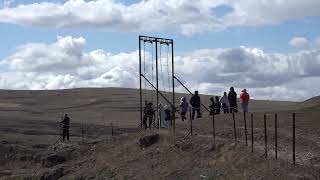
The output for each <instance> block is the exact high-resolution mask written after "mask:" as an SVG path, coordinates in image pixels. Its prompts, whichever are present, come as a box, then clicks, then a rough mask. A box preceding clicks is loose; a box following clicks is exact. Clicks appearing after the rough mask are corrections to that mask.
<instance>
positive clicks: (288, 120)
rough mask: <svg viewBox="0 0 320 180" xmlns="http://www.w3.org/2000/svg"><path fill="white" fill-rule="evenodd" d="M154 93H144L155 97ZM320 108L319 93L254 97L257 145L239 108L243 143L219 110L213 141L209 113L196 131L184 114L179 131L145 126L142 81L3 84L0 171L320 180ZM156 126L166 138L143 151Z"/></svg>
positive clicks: (8, 174) (14, 174) (2, 175)
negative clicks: (30, 86) (41, 86)
mask: <svg viewBox="0 0 320 180" xmlns="http://www.w3.org/2000/svg"><path fill="white" fill-rule="evenodd" d="M148 93H149V94H148ZM150 94H151V92H150V91H149V92H144V95H146V96H147V97H149V99H152V98H151V95H150ZM167 96H168V97H169V98H170V97H171V96H170V95H169V94H167ZM181 96H186V97H187V98H188V99H189V98H190V96H189V95H185V94H176V99H177V102H178V99H179V98H180V97H181ZM161 102H162V103H164V102H163V101H162V100H161ZM202 102H203V103H204V104H208V103H209V96H205V95H203V96H202ZM319 107H320V102H319V101H318V100H317V98H315V99H312V100H309V101H305V102H301V103H297V102H273V101H259V100H253V101H251V102H250V112H252V113H253V115H254V116H253V117H254V119H253V122H254V124H253V125H254V126H253V127H254V129H253V132H254V133H253V136H254V152H253V153H252V152H251V121H250V115H248V114H247V122H246V123H247V124H246V126H247V128H248V130H247V137H248V140H249V142H248V143H249V146H248V147H246V146H245V130H244V119H243V114H242V113H237V114H236V115H235V123H236V130H237V132H236V133H237V134H236V135H237V140H236V141H235V140H234V131H233V121H232V115H231V114H221V115H217V116H215V130H216V139H215V140H214V139H213V137H212V132H213V127H212V117H209V116H208V113H207V112H205V111H203V114H204V116H203V118H200V119H196V120H194V121H193V136H186V135H187V134H188V132H189V130H190V129H189V127H190V126H189V123H188V122H182V121H181V120H180V119H177V120H176V121H177V125H176V135H175V136H173V130H171V131H170V130H166V129H162V130H160V131H158V130H151V131H150V130H147V131H141V130H140V129H139V128H137V127H138V125H139V121H140V117H139V91H138V90H135V89H121V88H100V89H99V88H87V89H70V90H56V91H9V90H1V91H0V111H1V113H0V163H1V165H0V179H19V178H20V179H23V178H31V179H41V178H42V179H46V178H47V179H50V178H51V179H58V178H61V179H108V178H109V179H236V178H237V179H319V178H320V140H319V135H320V131H319V128H320V121H319V118H318V117H319V115H320V113H319ZM292 112H296V128H297V129H296V137H297V139H296V153H297V155H296V156H297V157H296V158H297V159H296V161H297V165H296V166H293V165H292ZM63 113H68V114H69V116H70V117H71V129H70V131H71V132H70V133H71V142H70V143H61V142H60V141H57V140H58V138H59V133H60V132H59V125H58V122H59V121H60V119H61V116H62V114H63ZM275 113H277V114H278V146H279V147H278V157H279V158H278V160H277V161H276V160H275V159H274V158H275V157H274V156H275V154H274V151H275V147H274V139H275V137H274V131H275V130H274V114H275ZM264 114H267V134H268V158H265V154H264V152H265V151H264V147H265V146H264V125H263V115H264ZM153 133H159V134H160V141H159V142H157V143H156V144H154V145H152V146H150V147H148V148H145V149H143V148H140V147H139V146H138V145H137V141H138V140H139V138H140V137H142V136H144V135H147V134H153ZM111 134H114V135H115V136H111ZM235 142H236V143H235Z"/></svg>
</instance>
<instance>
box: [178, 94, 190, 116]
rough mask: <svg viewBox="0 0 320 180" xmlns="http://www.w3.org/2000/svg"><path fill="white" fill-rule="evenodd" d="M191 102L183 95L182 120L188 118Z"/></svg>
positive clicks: (181, 104) (181, 101) (181, 103)
mask: <svg viewBox="0 0 320 180" xmlns="http://www.w3.org/2000/svg"><path fill="white" fill-rule="evenodd" d="M188 108H189V104H188V102H187V99H186V98H185V97H182V98H181V100H180V114H181V119H182V121H184V120H186V119H187V118H186V114H187V112H188Z"/></svg>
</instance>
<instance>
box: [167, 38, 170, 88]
mask: <svg viewBox="0 0 320 180" xmlns="http://www.w3.org/2000/svg"><path fill="white" fill-rule="evenodd" d="M167 72H168V85H169V91H171V85H170V71H169V44H167Z"/></svg>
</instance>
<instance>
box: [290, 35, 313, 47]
mask: <svg viewBox="0 0 320 180" xmlns="http://www.w3.org/2000/svg"><path fill="white" fill-rule="evenodd" d="M288 44H289V45H290V46H293V47H296V48H302V49H305V48H309V47H310V42H309V40H308V39H306V38H304V37H293V38H292V39H291V40H290V41H289V42H288Z"/></svg>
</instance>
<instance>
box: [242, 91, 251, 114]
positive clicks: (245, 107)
mask: <svg viewBox="0 0 320 180" xmlns="http://www.w3.org/2000/svg"><path fill="white" fill-rule="evenodd" d="M249 100H250V95H249V93H248V92H247V90H246V89H243V90H242V91H241V93H240V104H241V107H242V109H243V111H244V112H248V105H249Z"/></svg>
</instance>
